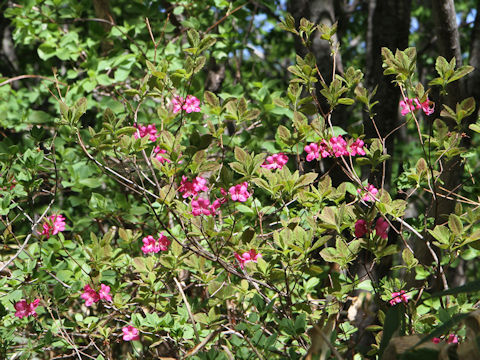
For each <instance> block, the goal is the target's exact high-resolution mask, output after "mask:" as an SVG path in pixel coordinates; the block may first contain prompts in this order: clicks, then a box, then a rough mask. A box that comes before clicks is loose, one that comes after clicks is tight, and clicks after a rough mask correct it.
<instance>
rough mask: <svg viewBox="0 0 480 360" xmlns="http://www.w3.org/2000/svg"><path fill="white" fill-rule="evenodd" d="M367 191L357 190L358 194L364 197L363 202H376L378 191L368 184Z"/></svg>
mask: <svg viewBox="0 0 480 360" xmlns="http://www.w3.org/2000/svg"><path fill="white" fill-rule="evenodd" d="M366 189H367V191H364V190H363V189H357V193H358V194H359V195H362V194H363V195H362V200H363V201H374V200H375V196H377V194H378V189H377V188H376V187H375V186H373V185H372V184H368V186H367V187H366Z"/></svg>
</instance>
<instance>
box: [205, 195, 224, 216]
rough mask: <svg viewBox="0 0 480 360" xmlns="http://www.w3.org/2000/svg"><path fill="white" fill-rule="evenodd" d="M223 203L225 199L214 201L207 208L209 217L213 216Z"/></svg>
mask: <svg viewBox="0 0 480 360" xmlns="http://www.w3.org/2000/svg"><path fill="white" fill-rule="evenodd" d="M223 202H225V198H223V199H215V200H214V201H213V203H212V205H210V206H209V207H208V208H209V209H210V215H215V214H216V213H217V210H218V209H219V208H220V206H221V205H222V204H223Z"/></svg>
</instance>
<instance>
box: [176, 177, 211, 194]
mask: <svg viewBox="0 0 480 360" xmlns="http://www.w3.org/2000/svg"><path fill="white" fill-rule="evenodd" d="M178 191H179V192H180V193H182V194H183V195H182V196H183V198H184V199H186V198H188V197H190V196H192V197H196V196H197V195H198V193H199V192H202V191H208V187H207V180H206V179H204V178H203V177H201V176H197V177H195V179H193V180H192V181H188V178H187V177H186V176H185V175H183V176H182V181H181V182H180V186H179V187H178Z"/></svg>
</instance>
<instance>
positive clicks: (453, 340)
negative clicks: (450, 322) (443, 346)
mask: <svg viewBox="0 0 480 360" xmlns="http://www.w3.org/2000/svg"><path fill="white" fill-rule="evenodd" d="M447 343H448V344H458V336H457V335H455V334H450V335H448V338H447Z"/></svg>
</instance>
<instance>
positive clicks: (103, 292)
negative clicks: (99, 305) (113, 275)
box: [98, 284, 112, 301]
mask: <svg viewBox="0 0 480 360" xmlns="http://www.w3.org/2000/svg"><path fill="white" fill-rule="evenodd" d="M98 295H99V296H100V299H102V300H105V301H112V295H110V286H107V285H104V284H100V291H99V292H98Z"/></svg>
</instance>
